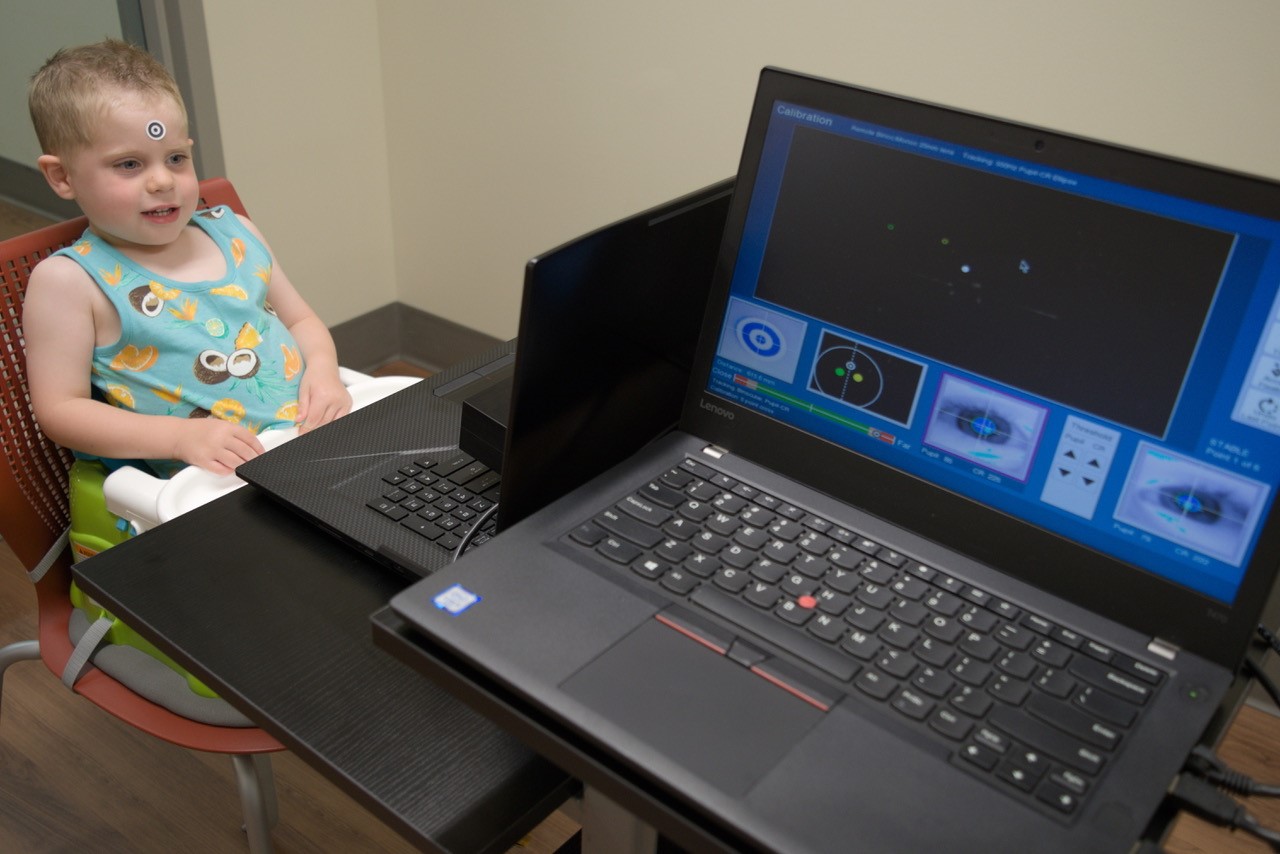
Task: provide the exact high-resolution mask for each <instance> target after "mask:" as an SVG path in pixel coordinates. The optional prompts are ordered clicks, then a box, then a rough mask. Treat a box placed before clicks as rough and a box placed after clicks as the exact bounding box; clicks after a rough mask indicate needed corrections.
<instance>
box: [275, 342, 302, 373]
mask: <svg viewBox="0 0 1280 854" xmlns="http://www.w3.org/2000/svg"><path fill="white" fill-rule="evenodd" d="M280 352H281V353H283V354H284V378H285V379H286V380H291V379H293V378H294V377H296V376H297V375H298V374H299V373H300V372H301V371H302V353H301V352H299V350H298V348H297V347H287V346H285V345H284V344H281V345H280Z"/></svg>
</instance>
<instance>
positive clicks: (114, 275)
mask: <svg viewBox="0 0 1280 854" xmlns="http://www.w3.org/2000/svg"><path fill="white" fill-rule="evenodd" d="M98 274H99V275H101V276H102V281H104V282H106V283H107V284H108V285H111V286H112V287H115V286H116V285H118V284H120V278H121V277H122V276H123V275H124V272H123V271H122V270H121V269H120V265H119V264H117V265H116V268H115V269H114V270H112V271H111V272H110V273H108V272H107V271H106V270H98Z"/></svg>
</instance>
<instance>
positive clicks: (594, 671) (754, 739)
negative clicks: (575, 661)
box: [561, 620, 822, 795]
mask: <svg viewBox="0 0 1280 854" xmlns="http://www.w3.org/2000/svg"><path fill="white" fill-rule="evenodd" d="M561 688H563V689H564V691H565V693H566V694H568V695H569V696H571V697H573V698H574V699H576V700H578V701H580V702H582V703H583V704H585V705H586V706H587V707H589V708H591V709H593V710H595V711H597V712H599V713H600V714H601V715H603V716H604V717H605V719H607V720H609V721H611V722H612V723H615V724H617V725H618V726H620V727H621V728H622V729H624V730H625V731H627V732H629V733H631V734H633V735H635V736H636V737H637V738H638V739H639V740H640V741H641V742H643V743H645V744H647V745H649V746H652V747H653V748H654V749H655V750H657V751H658V752H660V753H662V754H664V755H666V756H667V757H669V758H670V759H672V760H674V761H675V762H677V763H678V764H680V765H682V766H684V767H685V768H687V769H689V770H690V771H693V772H694V773H696V774H698V775H699V776H701V777H703V778H705V779H706V780H708V781H709V782H711V783H714V784H715V785H716V786H719V787H720V788H722V789H724V790H725V791H727V792H729V793H730V794H736V795H740V794H743V793H745V792H746V791H747V790H748V789H749V788H751V786H752V784H754V783H755V781H756V780H758V779H759V778H760V777H761V776H762V775H764V773H765V772H767V771H768V770H769V769H770V768H772V767H773V766H774V765H775V764H776V763H777V762H778V761H779V760H780V759H782V757H783V756H785V755H786V754H787V752H788V751H789V750H790V749H791V748H792V747H793V746H794V745H795V744H796V743H797V742H798V741H799V740H800V739H801V738H802V737H803V736H804V734H805V733H807V732H808V731H809V729H810V728H811V727H813V726H814V725H815V724H817V723H818V721H819V720H821V719H822V712H820V711H818V710H817V709H815V708H814V707H813V706H811V705H809V704H808V703H805V702H803V701H801V700H798V699H796V698H795V697H793V696H791V695H790V694H788V693H786V692H785V691H783V690H781V689H779V688H777V687H775V686H773V685H770V684H769V683H768V682H766V681H765V680H764V679H762V678H760V677H759V676H756V675H755V674H753V673H751V672H750V671H748V670H747V669H746V668H744V667H742V666H740V665H738V664H735V663H734V662H733V661H731V660H729V659H727V658H725V657H724V656H722V655H719V654H717V653H715V652H713V651H711V650H709V649H705V648H703V647H701V646H699V645H698V644H696V643H694V642H693V641H691V640H689V639H688V638H685V637H683V636H681V635H680V634H678V633H677V632H674V631H672V630H671V629H669V628H667V627H666V626H664V625H662V624H661V623H659V622H658V621H657V620H646V621H645V622H644V623H643V624H641V626H640V627H639V628H638V629H636V630H635V631H633V632H631V633H630V634H629V635H627V636H626V637H625V638H623V639H622V640H620V641H618V643H616V644H614V645H613V646H612V647H610V648H609V650H608V651H607V652H605V653H604V654H603V655H600V656H597V657H596V658H595V659H593V660H592V661H591V662H590V663H589V664H587V665H585V666H583V667H582V668H581V669H580V670H578V671H577V672H576V673H575V674H573V675H572V676H570V677H569V678H568V679H566V680H565V681H564V682H563V683H561Z"/></svg>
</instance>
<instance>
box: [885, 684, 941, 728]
mask: <svg viewBox="0 0 1280 854" xmlns="http://www.w3.org/2000/svg"><path fill="white" fill-rule="evenodd" d="M889 705H890V706H892V707H893V708H895V709H897V710H898V711H899V712H902V713H903V714H904V715H906V716H907V717H909V718H911V719H912V720H917V721H922V720H924V719H925V718H927V717H929V715H930V714H931V713H932V712H933V708H934V705H935V703H934V702H933V700H931V699H929V698H928V697H927V696H925V695H924V694H921V693H920V692H919V691H915V690H913V689H911V688H903V689H902V690H900V691H898V693H897V694H896V695H895V696H894V698H893V699H892V700H891V701H890V702H889Z"/></svg>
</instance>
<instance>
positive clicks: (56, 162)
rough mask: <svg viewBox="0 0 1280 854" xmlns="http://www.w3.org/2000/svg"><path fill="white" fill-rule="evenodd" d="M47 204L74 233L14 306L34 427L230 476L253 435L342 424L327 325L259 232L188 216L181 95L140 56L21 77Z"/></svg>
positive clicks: (212, 214) (121, 50)
mask: <svg viewBox="0 0 1280 854" xmlns="http://www.w3.org/2000/svg"><path fill="white" fill-rule="evenodd" d="M29 103H30V108H31V118H32V121H33V123H34V124H35V129H36V135H37V137H38V139H39V141H40V146H41V150H42V151H43V152H44V153H43V154H42V155H41V156H40V157H39V159H38V161H37V162H38V165H39V168H40V171H41V172H42V173H43V175H44V177H45V179H46V180H47V181H48V182H49V186H50V187H52V188H53V191H54V192H55V193H57V194H58V195H59V196H60V197H62V198H64V199H71V200H74V201H75V202H76V203H77V204H78V205H79V207H80V209H81V210H82V211H83V212H84V214H85V216H86V217H87V218H88V220H89V227H88V229H87V230H86V231H85V232H84V235H83V237H82V238H81V239H80V240H79V241H77V242H76V243H75V244H74V245H73V246H71V247H68V248H66V249H63V250H62V251H61V252H59V253H58V254H56V255H54V256H52V257H50V258H48V259H46V260H45V261H43V262H42V263H40V265H39V266H38V267H36V269H35V270H33V271H32V274H31V280H30V284H29V288H28V292H27V296H26V299H25V303H24V308H23V333H24V336H25V338H26V347H27V371H28V379H29V383H30V387H31V402H32V406H33V408H34V410H35V414H36V418H37V420H38V421H39V422H40V425H41V427H42V429H43V430H44V431H45V433H46V434H48V436H49V437H50V438H51V439H53V440H54V441H56V442H58V443H59V444H61V445H63V446H65V447H68V448H71V449H73V450H75V451H76V452H78V453H79V454H81V455H89V456H92V457H97V458H102V459H105V460H141V461H144V462H145V463H146V464H147V465H149V466H150V467H151V468H152V469H153V470H154V471H155V472H156V473H157V474H160V475H162V476H168V475H170V474H172V473H173V472H175V471H177V470H178V469H179V468H181V467H182V466H184V465H186V464H192V465H197V466H200V467H202V468H205V469H207V470H209V471H211V472H213V473H215V474H227V473H229V472H231V471H233V470H234V469H235V467H236V466H237V465H239V464H240V463H241V462H244V461H246V460H249V459H251V458H253V457H254V456H256V455H257V454H259V453H261V452H262V450H263V448H262V445H261V443H260V442H259V441H258V438H257V435H256V434H257V433H258V432H260V431H261V430H263V429H266V428H269V427H280V426H288V425H292V424H297V425H298V427H299V431H300V432H306V431H308V430H311V429H314V428H315V427H318V426H320V425H322V424H325V423H328V422H329V421H332V420H333V419H334V418H337V417H339V416H341V415H343V414H345V413H346V412H347V411H348V410H349V409H350V408H351V396H350V395H349V394H348V393H347V391H346V389H345V388H344V387H343V386H342V383H341V382H340V381H339V379H338V363H337V354H336V352H335V349H334V344H333V339H332V338H331V337H330V335H329V331H328V329H326V328H325V325H324V324H323V323H322V322H321V321H320V319H319V318H318V317H317V316H316V314H315V312H313V311H312V310H311V308H310V307H309V306H308V305H307V303H306V302H305V301H304V300H303V298H302V297H301V296H300V295H299V294H298V292H297V291H296V290H295V289H294V286H293V284H292V283H291V282H290V281H289V279H288V277H287V276H286V275H285V273H284V271H283V270H281V269H280V266H279V264H277V263H276V260H275V257H274V255H273V254H272V252H271V249H270V248H269V247H268V246H267V244H266V241H265V240H264V239H263V237H262V235H261V234H260V233H259V232H258V230H257V228H256V227H255V226H254V225H253V224H252V223H251V222H250V221H249V220H248V219H245V218H243V217H239V216H237V215H236V214H235V213H234V212H232V211H231V210H230V209H228V208H225V207H222V208H215V209H213V210H207V211H197V210H196V207H197V204H198V198H199V185H198V181H197V178H196V175H195V171H194V168H193V166H192V162H191V150H192V145H193V142H192V140H191V139H189V138H188V136H187V115H186V108H185V106H184V104H183V101H182V96H181V94H180V93H179V91H178V88H177V85H176V84H175V83H174V81H173V78H172V77H171V76H170V75H169V73H168V71H167V70H166V69H165V68H164V67H163V66H162V65H161V64H160V63H159V62H158V61H157V60H155V59H154V58H153V57H152V56H151V55H150V54H148V53H146V52H145V51H143V50H141V49H139V48H136V47H134V46H132V45H128V44H126V43H124V42H121V41H116V40H107V41H104V42H100V43H98V44H93V45H87V46H84V47H78V48H70V49H65V50H60V51H58V52H57V53H56V54H54V56H53V57H52V58H51V59H50V60H49V61H48V62H47V63H45V65H44V66H43V67H42V68H41V69H40V70H39V71H38V72H37V73H36V75H35V76H34V77H33V78H32V81H31V88H30V92H29Z"/></svg>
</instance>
